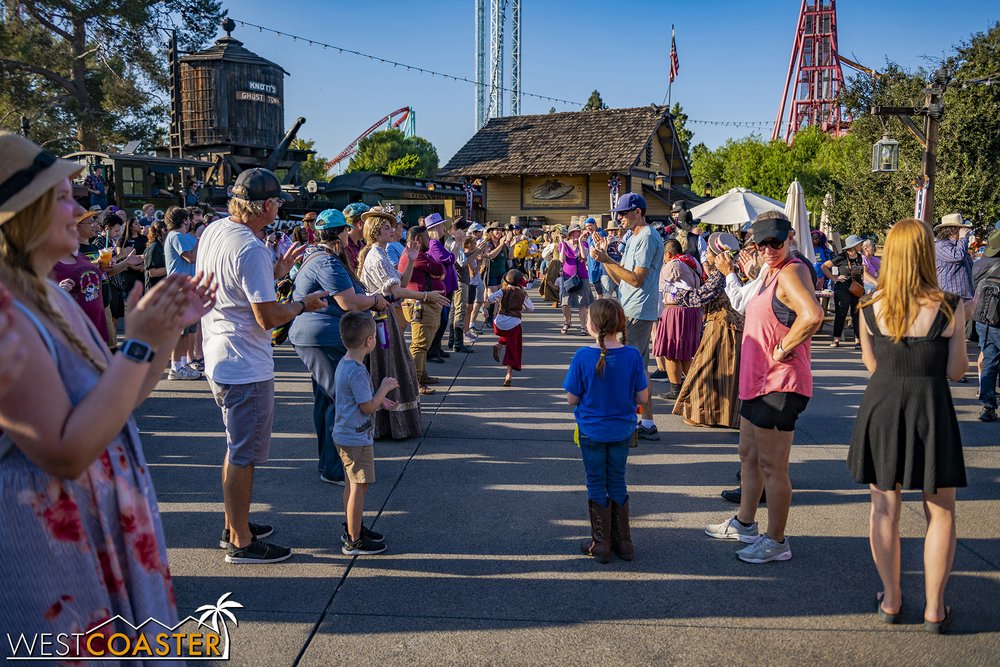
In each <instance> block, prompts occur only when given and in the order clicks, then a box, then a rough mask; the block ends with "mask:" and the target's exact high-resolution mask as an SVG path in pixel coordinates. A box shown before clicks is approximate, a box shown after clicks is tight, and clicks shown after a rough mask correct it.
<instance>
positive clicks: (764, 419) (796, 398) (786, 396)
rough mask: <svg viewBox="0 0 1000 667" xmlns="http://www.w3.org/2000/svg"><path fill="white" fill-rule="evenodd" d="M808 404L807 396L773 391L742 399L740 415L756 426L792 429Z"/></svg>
mask: <svg viewBox="0 0 1000 667" xmlns="http://www.w3.org/2000/svg"><path fill="white" fill-rule="evenodd" d="M808 404H809V397H808V396H803V395H802V394H796V393H794V392H790V391H775V392H772V393H770V394H764V395H763V396H758V397H757V398H752V399H750V400H749V401H743V405H742V406H741V407H740V416H741V417H743V418H744V419H746V420H747V421H749V422H750V423H751V424H753V425H754V426H756V427H757V428H773V429H777V430H779V431H794V430H795V421H796V420H797V419H798V418H799V415H800V414H802V411H803V410H805V409H806V405H808Z"/></svg>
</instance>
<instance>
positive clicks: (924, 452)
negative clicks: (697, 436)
mask: <svg viewBox="0 0 1000 667" xmlns="http://www.w3.org/2000/svg"><path fill="white" fill-rule="evenodd" d="M957 304H958V299H957V297H955V296H954V295H951V294H947V293H945V292H943V291H941V290H940V289H939V288H938V284H937V271H936V269H935V265H934V242H933V238H932V237H931V231H930V227H928V226H927V225H925V224H924V223H922V222H920V221H919V220H913V219H907V220H901V221H900V222H897V223H896V224H895V225H894V226H893V227H892V229H891V230H889V234H888V236H887V237H886V243H885V254H884V256H883V261H882V275H881V278H880V281H879V285H878V289H877V290H876V291H875V292H874V293H873V294H872V295H870V296H868V297H865V301H864V302H863V304H862V309H861V310H862V312H863V313H864V323H863V324H862V326H861V346H862V359H863V361H864V362H865V366H867V367H868V370H869V371H870V372H871V373H872V377H871V381H870V382H869V384H868V389H867V390H866V391H865V395H864V398H863V399H862V401H861V406H860V408H859V409H858V421H857V423H856V424H855V426H854V435H853V436H852V437H851V446H850V451H849V453H848V465H849V467H850V469H851V474H852V475H853V477H854V480H855V481H856V482H859V483H862V484H868V485H870V487H871V494H872V508H871V523H870V535H871V549H872V556H873V557H874V559H875V567H876V569H878V573H879V577H881V579H882V585H883V590H882V592H880V593H878V594H877V595H876V601H877V604H878V614H879V616H880V617H881V618H882V620H884V621H885V622H887V623H895V622H896V621H897V620H898V616H899V611H900V609H901V607H902V605H903V599H902V592H901V590H900V584H899V576H900V546H899V514H900V510H901V507H902V500H901V498H900V491H901V490H902V489H906V490H920V491H922V492H923V501H924V514H925V516H926V517H927V534H926V537H925V538H924V582H925V583H924V586H925V591H926V606H925V607H924V627H925V628H926V629H927V630H929V631H931V632H943V631H944V630H945V629H946V628H947V625H948V623H949V622H950V620H951V609H950V608H949V607H946V606H945V604H944V590H945V585H946V584H947V582H948V576H949V574H950V573H951V566H952V561H953V560H954V558H955V540H956V533H955V489H956V487H961V486H966V480H965V463H964V460H963V457H962V440H961V434H960V433H959V431H958V420H957V418H956V417H955V407H954V405H953V403H952V400H951V391H950V389H949V387H948V380H949V379H951V380H958V379H959V378H961V377H962V376H963V375H964V374H965V371H966V369H967V368H968V365H969V360H968V355H967V353H966V350H965V338H964V336H963V332H964V331H965V315H964V311H963V310H962V309H961V308H957Z"/></svg>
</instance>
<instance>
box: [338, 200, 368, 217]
mask: <svg viewBox="0 0 1000 667" xmlns="http://www.w3.org/2000/svg"><path fill="white" fill-rule="evenodd" d="M369 209H371V206H369V205H368V204H362V203H361V202H359V201H356V202H354V203H353V204H348V205H347V207H346V208H345V209H344V217H345V218H356V217H358V216H359V215H361V214H362V213H367V212H368V211H369Z"/></svg>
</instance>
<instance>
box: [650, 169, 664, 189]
mask: <svg viewBox="0 0 1000 667" xmlns="http://www.w3.org/2000/svg"><path fill="white" fill-rule="evenodd" d="M666 180H667V177H666V176H665V175H663V173H661V172H659V171H658V172H656V175H655V176H653V187H654V188H656V189H657V190H662V189H663V184H664V183H665V182H666Z"/></svg>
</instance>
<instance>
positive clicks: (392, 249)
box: [385, 241, 406, 266]
mask: <svg viewBox="0 0 1000 667" xmlns="http://www.w3.org/2000/svg"><path fill="white" fill-rule="evenodd" d="M405 251H406V246H404V245H403V244H402V243H400V242H399V241H393V242H392V243H390V244H389V245H387V246H386V247H385V252H386V254H387V255H389V259H390V260H391V261H392V265H393V266H399V258H400V257H402V256H403V253H404V252H405Z"/></svg>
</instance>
